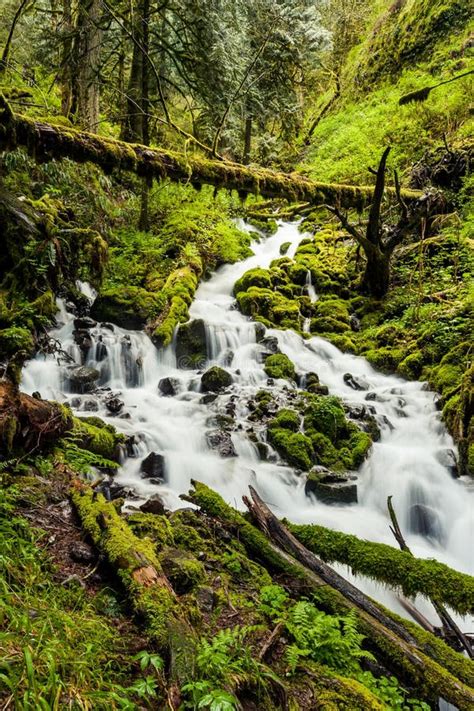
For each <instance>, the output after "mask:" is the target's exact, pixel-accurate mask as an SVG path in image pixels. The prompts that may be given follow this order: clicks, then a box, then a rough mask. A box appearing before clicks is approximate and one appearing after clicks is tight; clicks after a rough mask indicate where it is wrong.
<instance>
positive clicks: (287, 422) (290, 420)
mask: <svg viewBox="0 0 474 711" xmlns="http://www.w3.org/2000/svg"><path fill="white" fill-rule="evenodd" d="M300 422H301V418H300V416H299V415H298V413H297V412H295V411H294V410H289V409H288V408H284V409H282V410H279V411H278V413H277V415H276V417H274V418H273V419H272V420H271V422H270V423H269V425H268V426H269V427H280V428H283V429H285V430H291V431H292V432H297V431H298V430H299V428H300Z"/></svg>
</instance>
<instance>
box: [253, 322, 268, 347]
mask: <svg viewBox="0 0 474 711" xmlns="http://www.w3.org/2000/svg"><path fill="white" fill-rule="evenodd" d="M266 331H267V329H266V328H265V326H264V325H263V323H260V322H259V321H256V322H255V340H256V341H257V343H260V342H261V341H262V339H263V338H264V337H265V333H266Z"/></svg>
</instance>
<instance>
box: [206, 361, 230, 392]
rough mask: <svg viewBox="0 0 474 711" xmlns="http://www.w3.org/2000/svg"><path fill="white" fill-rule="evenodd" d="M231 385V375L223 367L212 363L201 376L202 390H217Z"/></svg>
mask: <svg viewBox="0 0 474 711" xmlns="http://www.w3.org/2000/svg"><path fill="white" fill-rule="evenodd" d="M229 385H232V376H231V374H230V373H228V372H227V371H226V370H224V368H220V367H219V366H218V365H213V366H212V367H211V368H208V370H206V372H205V373H203V375H202V377H201V389H202V390H203V391H204V392H209V391H210V392H218V391H219V390H223V389H224V388H227V387H229Z"/></svg>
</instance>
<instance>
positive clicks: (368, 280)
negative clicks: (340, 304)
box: [360, 247, 392, 299]
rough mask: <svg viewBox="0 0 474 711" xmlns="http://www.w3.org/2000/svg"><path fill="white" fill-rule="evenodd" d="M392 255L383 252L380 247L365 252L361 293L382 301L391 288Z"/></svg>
mask: <svg viewBox="0 0 474 711" xmlns="http://www.w3.org/2000/svg"><path fill="white" fill-rule="evenodd" d="M391 256H392V255H391V253H390V254H388V253H387V252H383V251H381V250H380V248H379V247H374V248H373V249H366V250H365V257H366V264H365V271H364V276H363V277H362V283H361V287H360V288H361V291H363V292H365V293H367V294H370V295H371V296H374V297H375V298H377V299H381V298H382V297H384V296H385V294H386V293H387V291H388V289H389V286H390V258H391Z"/></svg>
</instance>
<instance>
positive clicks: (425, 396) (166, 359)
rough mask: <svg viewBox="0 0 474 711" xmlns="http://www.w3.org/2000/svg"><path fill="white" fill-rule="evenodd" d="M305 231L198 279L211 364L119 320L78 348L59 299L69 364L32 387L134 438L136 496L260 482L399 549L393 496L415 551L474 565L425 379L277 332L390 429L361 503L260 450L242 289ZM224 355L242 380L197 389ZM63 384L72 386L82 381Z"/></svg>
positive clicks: (36, 369)
mask: <svg viewBox="0 0 474 711" xmlns="http://www.w3.org/2000/svg"><path fill="white" fill-rule="evenodd" d="M303 236H304V235H302V234H301V233H300V232H299V231H298V226H297V225H296V224H285V223H283V224H280V225H279V229H278V231H277V232H276V234H274V235H272V236H271V237H268V238H266V239H262V240H260V241H255V242H254V243H253V244H252V248H253V250H254V254H253V256H251V257H249V258H248V259H246V260H244V261H242V262H240V263H238V264H233V265H225V266H223V267H221V268H220V269H218V270H217V271H216V273H215V274H214V275H213V276H212V278H211V279H209V281H206V282H203V283H202V284H201V285H200V286H199V288H198V290H197V292H196V295H195V299H194V302H193V304H192V306H191V309H190V318H191V319H202V320H203V321H204V322H205V338H206V350H207V362H199V363H197V364H194V367H192V368H190V367H188V366H189V365H190V364H189V362H187V363H183V362H179V359H178V358H177V346H176V337H175V339H174V341H173V343H172V345H170V346H168V347H167V348H165V349H163V350H162V351H158V350H157V349H156V348H155V347H154V345H153V344H152V342H151V340H150V339H149V338H148V336H147V335H146V334H145V333H143V332H138V331H127V330H125V329H121V328H119V327H117V326H114V325H112V324H95V325H91V326H90V328H88V329H87V334H88V339H89V341H86V345H87V344H88V348H87V349H86V350H84V348H85V346H84V341H82V344H83V347H82V349H81V347H79V345H78V343H77V340H78V338H77V330H78V329H77V328H76V325H77V324H76V325H75V316H74V315H73V314H71V313H68V312H67V310H66V307H65V305H64V304H63V302H61V301H60V302H59V309H60V310H59V313H58V316H57V320H58V327H57V328H56V329H54V330H53V331H52V332H51V336H52V337H53V338H55V339H57V340H58V341H60V342H61V344H62V348H63V350H64V351H65V352H66V353H67V354H69V356H70V358H71V359H72V362H69V363H68V364H66V363H65V362H64V361H63V360H61V359H59V360H58V359H56V358H55V357H53V356H48V357H46V358H45V357H43V356H39V357H38V358H36V359H34V360H32V361H31V362H29V363H28V365H27V366H26V367H25V369H24V372H23V383H22V386H23V389H24V390H25V391H27V392H33V391H39V392H40V393H41V395H42V396H43V397H45V398H52V399H57V400H60V401H67V402H69V403H70V404H71V405H72V406H73V408H74V409H75V410H76V411H77V412H79V413H81V414H85V413H87V412H90V411H91V410H93V411H94V414H98V415H99V416H101V417H104V418H105V419H107V420H108V421H110V422H111V423H112V424H114V425H115V426H116V427H117V428H118V429H120V430H121V431H123V432H124V433H125V434H126V435H127V436H128V444H127V452H126V454H127V456H126V457H125V455H124V460H123V463H122V466H121V467H120V470H119V471H118V473H117V475H116V480H117V483H118V484H120V485H123V486H126V487H129V488H131V489H132V490H133V491H134V492H135V495H136V496H137V497H138V499H139V500H138V503H140V501H143V500H144V499H146V498H147V497H149V496H150V495H152V494H154V493H157V492H159V493H160V495H161V496H162V498H163V499H164V501H165V503H166V505H167V506H168V507H170V508H178V507H180V506H182V501H181V499H180V498H179V495H180V494H181V493H184V492H186V491H187V490H188V489H189V486H190V480H191V479H197V480H199V481H203V482H205V483H207V484H208V485H209V486H211V487H213V488H214V489H216V490H217V491H218V492H220V493H221V494H222V495H223V496H224V498H225V499H226V500H227V501H228V502H229V503H231V504H232V505H234V506H236V507H238V508H242V506H243V505H242V501H241V498H242V495H243V494H246V493H247V491H248V485H249V484H252V485H253V486H256V487H257V488H258V490H259V492H260V494H261V495H262V496H263V498H264V499H265V500H266V501H267V502H269V504H270V505H271V506H272V508H273V510H274V511H275V513H276V514H277V515H278V516H286V517H287V518H289V519H290V520H293V521H295V522H315V523H318V524H321V525H323V526H327V527H330V528H334V529H338V530H341V531H345V532H348V533H353V534H355V535H358V536H360V537H362V538H366V539H371V540H375V541H382V542H385V543H388V544H390V545H394V540H393V539H392V535H391V533H390V530H389V526H388V519H387V512H386V500H387V496H389V495H393V503H394V506H395V509H396V511H397V514H398V517H399V521H400V525H401V527H402V529H403V530H404V532H406V537H407V542H408V544H409V545H410V547H411V549H412V550H413V552H414V554H415V555H418V556H421V557H436V558H437V559H440V560H444V561H445V562H446V563H448V564H449V565H452V566H453V567H455V568H458V569H460V570H465V571H467V572H469V571H473V565H474V561H473V560H472V555H471V554H470V552H469V551H468V546H467V545H466V541H468V540H469V539H472V528H473V525H474V507H473V506H472V493H470V492H469V490H468V489H467V488H466V487H465V486H464V485H463V483H462V482H460V481H459V480H455V479H453V478H452V476H451V474H450V472H449V468H448V467H447V466H446V463H445V461H444V460H443V456H442V454H443V452H444V453H446V451H449V450H453V449H454V444H453V442H452V439H451V437H450V436H449V434H448V433H447V431H446V430H445V428H444V427H443V425H442V423H441V421H440V414H439V412H438V411H437V409H436V406H435V399H434V395H433V393H432V392H430V391H429V390H427V389H426V387H425V385H424V384H422V383H417V382H407V381H405V380H403V379H402V378H399V377H396V376H387V375H383V374H381V373H378V372H376V371H375V370H374V369H373V368H372V367H371V366H370V365H369V363H368V362H367V361H365V360H364V359H363V358H361V357H357V356H354V355H351V354H348V353H342V352H341V351H339V350H338V349H337V348H336V347H335V346H333V345H332V344H331V343H329V342H328V341H325V340H324V339H322V338H318V337H311V338H307V339H305V338H302V337H301V336H300V335H298V334H296V333H295V332H293V331H278V330H272V329H267V331H266V333H265V340H267V342H268V340H269V338H273V339H275V340H274V342H275V343H277V344H278V348H279V350H280V351H281V352H282V353H284V354H286V355H287V356H288V357H289V358H290V359H291V360H292V362H293V363H294V364H295V367H296V370H297V372H298V373H299V374H301V375H302V376H303V378H304V377H305V374H307V373H317V375H318V376H319V379H320V382H321V384H323V385H324V386H327V387H328V388H329V392H330V393H331V394H334V395H337V396H339V397H341V398H343V400H344V401H345V402H346V403H347V405H348V406H349V407H354V408H360V407H362V406H363V407H368V406H370V408H371V412H373V413H374V417H376V419H377V422H378V424H379V426H380V427H381V431H382V436H381V439H380V441H378V442H376V443H374V445H373V448H372V450H371V453H370V456H369V457H368V459H367V460H366V462H365V463H364V464H363V466H362V468H361V470H360V471H359V472H358V482H357V483H358V499H359V503H358V504H354V505H350V506H343V505H327V504H324V503H322V502H321V501H318V500H316V499H313V498H308V496H306V495H305V492H304V477H302V476H299V475H298V474H297V473H296V472H295V471H294V470H293V469H292V468H291V467H289V466H283V465H282V464H280V463H278V460H277V458H276V456H275V455H274V453H273V452H272V451H271V450H269V451H268V452H267V457H266V459H265V458H261V455H260V454H259V447H258V443H257V441H256V440H257V438H256V433H258V422H257V423H255V426H254V427H251V428H249V426H248V420H247V419H246V417H247V415H248V414H249V407H250V403H251V401H252V400H253V398H254V397H255V395H256V393H257V392H258V391H259V390H261V389H262V387H268V386H267V376H266V374H265V371H264V366H263V358H262V355H263V353H264V351H265V348H266V346H265V345H263V344H261V343H259V342H258V340H259V339H258V331H257V325H256V324H255V323H253V322H251V321H249V320H248V319H247V318H246V317H245V316H243V315H242V314H241V313H240V312H239V311H238V310H237V309H236V308H235V302H234V296H233V286H234V284H235V282H236V281H237V279H238V278H239V277H240V276H241V275H242V274H243V273H244V272H246V271H247V270H248V269H251V268H254V267H263V268H265V267H268V266H269V265H270V263H271V261H272V260H273V259H275V258H276V257H278V256H279V253H280V252H279V250H280V246H281V244H283V243H284V242H290V243H291V246H290V249H289V250H288V254H289V256H290V257H291V256H293V255H294V253H295V251H296V249H297V247H298V244H299V242H300V241H301V239H302V238H303ZM306 291H307V293H308V296H309V297H310V299H311V301H312V302H314V301H315V300H316V299H317V294H316V292H315V289H314V286H313V284H312V281H311V274H310V272H308V276H307V281H306ZM90 296H91V298H93V294H92V293H91V294H90ZM307 328H308V330H309V323H308V324H307ZM214 364H215V365H220V366H221V367H224V368H225V369H226V370H227V371H228V372H229V373H230V375H231V376H232V385H231V386H230V388H228V389H227V390H226V391H225V392H224V393H222V394H221V395H219V396H218V397H217V398H214V397H213V396H211V397H207V396H206V394H204V393H202V392H200V379H201V374H202V372H203V370H204V369H206V368H207V367H209V366H210V365H214ZM178 366H181V367H178ZM71 367H73V368H74V367H76V368H77V367H85V368H86V369H89V370H86V372H82V374H80V375H81V377H84V379H85V381H86V388H85V389H86V392H81V391H80V389H79V388H78V387H77V386H75V385H74V383H75V382H76V381H74V380H72V381H71V376H70V374H69V375H68V370H67V369H68V368H69V369H70V368H71ZM348 373H350V374H351V376H353V378H358V379H359V380H360V381H361V382H363V383H364V389H362V390H354V389H353V388H352V387H351V385H350V384H349V383H348V382H347V378H345V377H344V376H345V375H346V374H348ZM87 377H89V378H90V379H91V380H90V383H89V385H87V382H88V381H87ZM66 381H67V382H68V383H69V384H70V383H71V382H73V386H72V388H71V387H69V388H68V387H66ZM271 387H272V391H273V394H274V395H275V397H276V398H277V399H278V398H279V397H281V401H282V402H285V401H286V400H285V398H288V393H289V392H290V393H291V388H292V386H291V385H289V383H288V382H286V381H285V382H284V381H275V382H274V384H273V385H272V386H271ZM294 387H295V388H296V386H294ZM71 390H73V392H71ZM112 401H116V402H114V403H113V404H112ZM229 418H232V422H233V426H232V427H231V426H228V421H229ZM150 453H155V455H156V460H157V462H159V463H161V464H162V466H161V464H160V466H161V474H160V477H161V478H160V479H157V478H156V477H150V476H148V475H147V472H146V471H144V464H143V462H144V460H145V458H146V457H147V456H149V455H150ZM443 461H444V463H443ZM371 594H374V595H376V594H377V595H379V596H380V590H379V591H378V592H377V591H374V590H372V589H371ZM390 604H391V603H390Z"/></svg>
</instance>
